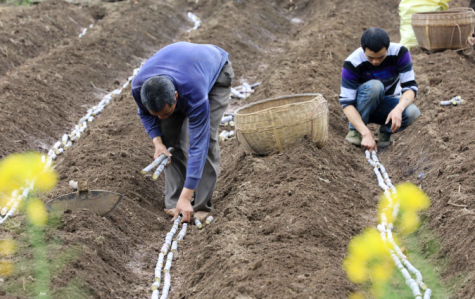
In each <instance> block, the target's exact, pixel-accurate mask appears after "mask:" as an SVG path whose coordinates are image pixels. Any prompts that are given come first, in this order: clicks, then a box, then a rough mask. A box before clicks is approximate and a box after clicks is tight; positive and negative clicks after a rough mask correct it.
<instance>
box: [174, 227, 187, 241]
mask: <svg viewBox="0 0 475 299" xmlns="http://www.w3.org/2000/svg"><path fill="white" fill-rule="evenodd" d="M187 227H188V224H187V223H183V226H182V228H181V231H180V233H179V234H178V237H177V238H176V241H177V242H180V241H181V240H183V238H184V237H185V235H186V228H187Z"/></svg>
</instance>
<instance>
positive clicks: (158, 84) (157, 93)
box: [140, 76, 175, 112]
mask: <svg viewBox="0 0 475 299" xmlns="http://www.w3.org/2000/svg"><path fill="white" fill-rule="evenodd" d="M140 97H141V99H142V104H144V106H145V107H146V108H147V109H148V110H149V111H151V112H159V111H162V110H163V108H165V106H166V105H167V104H169V105H170V106H173V105H174V104H175V85H173V82H172V81H171V80H170V79H168V78H166V77H163V76H153V77H150V78H148V79H147V80H146V81H145V82H144V84H143V85H142V89H141V90H140Z"/></svg>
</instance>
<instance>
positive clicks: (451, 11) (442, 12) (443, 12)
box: [412, 7, 474, 16]
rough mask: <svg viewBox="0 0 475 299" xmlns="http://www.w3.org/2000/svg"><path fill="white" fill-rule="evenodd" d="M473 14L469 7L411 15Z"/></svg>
mask: <svg viewBox="0 0 475 299" xmlns="http://www.w3.org/2000/svg"><path fill="white" fill-rule="evenodd" d="M470 12H471V13H473V12H474V10H473V9H472V8H470V7H457V8H450V9H447V10H438V11H426V12H415V13H413V14H412V15H413V16H418V15H440V14H461V13H470Z"/></svg>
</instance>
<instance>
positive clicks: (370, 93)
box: [350, 80, 421, 134]
mask: <svg viewBox="0 0 475 299" xmlns="http://www.w3.org/2000/svg"><path fill="white" fill-rule="evenodd" d="M397 104H399V98H394V97H388V96H385V95H384V85H383V83H381V81H378V80H370V81H368V82H366V83H364V84H361V85H360V87H358V91H357V95H356V107H355V108H356V110H358V112H359V113H360V115H361V118H362V119H363V122H364V124H365V125H368V124H378V125H381V127H380V131H381V132H382V133H389V134H392V133H396V132H392V131H391V121H389V123H388V124H387V125H386V124H385V122H386V119H387V118H388V115H389V113H390V112H391V111H392V110H393V109H394V107H396V106H397ZM420 114H421V112H420V111H419V108H417V107H416V105H414V104H411V105H409V106H408V107H407V108H406V109H405V110H404V112H403V113H402V123H401V128H399V130H398V132H400V131H402V130H404V129H405V128H407V127H408V126H410V125H411V124H412V123H413V122H414V120H416V118H417V117H418V116H419V115H420ZM350 129H351V130H354V129H355V127H353V125H352V124H351V123H350Z"/></svg>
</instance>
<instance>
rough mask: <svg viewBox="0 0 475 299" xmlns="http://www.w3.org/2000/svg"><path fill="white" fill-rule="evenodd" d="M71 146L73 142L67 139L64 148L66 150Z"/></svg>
mask: <svg viewBox="0 0 475 299" xmlns="http://www.w3.org/2000/svg"><path fill="white" fill-rule="evenodd" d="M72 146H73V143H72V142H71V140H69V141H68V142H67V143H66V144H65V145H64V150H68V149H70V148H71V147H72Z"/></svg>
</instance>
